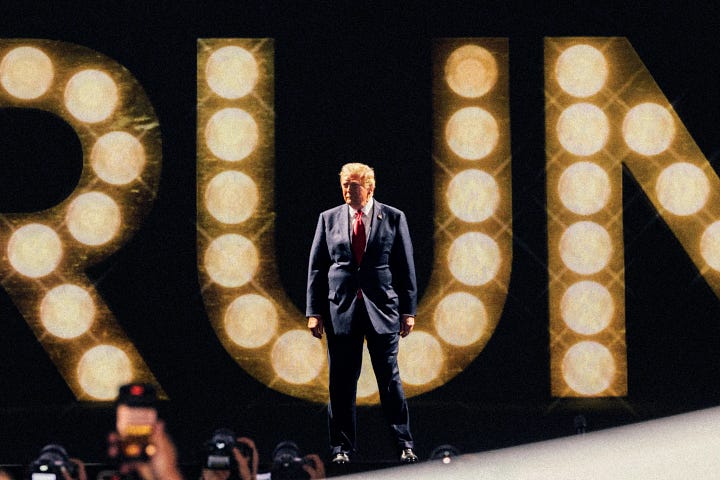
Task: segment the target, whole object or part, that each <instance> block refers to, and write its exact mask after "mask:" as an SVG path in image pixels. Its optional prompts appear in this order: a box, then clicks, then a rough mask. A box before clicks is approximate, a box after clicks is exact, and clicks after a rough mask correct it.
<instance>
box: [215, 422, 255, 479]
mask: <svg viewBox="0 0 720 480" xmlns="http://www.w3.org/2000/svg"><path fill="white" fill-rule="evenodd" d="M233 448H237V449H238V450H239V451H240V454H241V455H242V456H243V457H245V458H247V459H248V467H249V468H250V471H252V470H253V452H252V449H251V448H250V446H249V445H246V444H245V443H243V442H238V441H237V440H236V435H235V432H233V431H232V430H230V429H229V428H218V429H217V430H215V432H214V433H213V435H212V438H211V439H210V440H208V441H207V442H205V461H204V468H207V469H210V470H235V469H236V468H237V461H236V460H235V456H234V455H233Z"/></svg>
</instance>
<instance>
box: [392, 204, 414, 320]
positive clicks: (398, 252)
mask: <svg viewBox="0 0 720 480" xmlns="http://www.w3.org/2000/svg"><path fill="white" fill-rule="evenodd" d="M390 268H391V270H392V276H393V289H394V290H395V292H396V293H397V295H398V300H399V302H400V305H399V308H400V312H399V313H400V315H412V316H415V314H416V310H417V281H416V279H415V261H414V260H413V247H412V241H411V240H410V229H409V228H408V224H407V219H406V218H405V214H404V213H403V212H400V217H399V219H398V226H397V232H396V235H395V242H394V244H393V248H392V251H391V253H390Z"/></svg>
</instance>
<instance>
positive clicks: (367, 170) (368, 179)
mask: <svg viewBox="0 0 720 480" xmlns="http://www.w3.org/2000/svg"><path fill="white" fill-rule="evenodd" d="M350 175H357V176H359V177H360V178H361V179H362V182H363V184H364V185H365V186H366V187H372V189H373V190H375V170H373V169H372V167H370V166H368V165H365V164H364V163H346V164H345V165H343V166H342V169H341V170H340V181H341V182H342V178H343V177H348V176H350Z"/></svg>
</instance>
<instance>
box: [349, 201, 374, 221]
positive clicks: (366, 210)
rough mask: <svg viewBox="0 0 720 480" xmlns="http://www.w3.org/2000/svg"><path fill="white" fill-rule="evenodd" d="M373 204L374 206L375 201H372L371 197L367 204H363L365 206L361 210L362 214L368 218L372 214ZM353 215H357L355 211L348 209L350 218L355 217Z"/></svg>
mask: <svg viewBox="0 0 720 480" xmlns="http://www.w3.org/2000/svg"><path fill="white" fill-rule="evenodd" d="M374 204H375V201H374V200H373V198H372V197H370V198H369V199H368V202H367V203H366V204H365V206H364V207H363V208H362V212H363V213H364V214H365V215H367V216H368V217H369V216H370V214H371V213H372V209H373V205H374ZM348 206H349V205H348ZM355 213H357V210H355V209H354V208H352V207H350V214H351V215H352V216H355Z"/></svg>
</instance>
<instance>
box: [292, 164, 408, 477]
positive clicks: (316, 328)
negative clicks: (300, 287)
mask: <svg viewBox="0 0 720 480" xmlns="http://www.w3.org/2000/svg"><path fill="white" fill-rule="evenodd" d="M340 184H341V188H342V194H343V199H344V200H345V204H344V205H340V206H338V207H335V208H332V209H330V210H327V211H325V212H323V213H321V214H320V218H319V220H318V225H317V229H316V230H315V238H314V240H313V245H312V249H311V250H310V262H309V269H308V284H307V310H306V316H307V317H308V328H310V330H311V331H312V334H313V335H314V336H315V337H317V338H322V335H323V331H327V334H328V335H327V338H328V362H329V365H330V385H329V389H330V404H329V406H328V419H329V422H328V423H329V430H330V447H331V449H332V462H334V463H348V462H349V461H350V457H349V455H350V453H351V452H353V451H354V450H355V401H356V393H357V382H358V378H359V377H360V367H361V364H362V351H363V339H366V340H367V346H368V351H369V352H370V358H371V360H372V365H373V371H374V372H375V377H376V378H377V382H378V389H379V392H380V402H381V404H382V408H383V413H384V415H385V418H386V420H387V422H388V424H389V426H390V429H391V431H392V433H393V434H394V436H395V438H396V440H397V445H398V450H399V452H400V453H399V454H400V461H401V462H403V463H413V462H416V461H417V456H416V455H415V454H414V453H413V439H412V434H411V433H410V423H409V415H408V407H407V402H406V401H405V393H404V392H403V387H402V382H401V381H400V371H399V369H398V364H397V355H398V342H399V337H401V336H402V337H405V336H407V335H408V334H409V333H410V332H411V331H412V329H413V326H414V325H415V309H416V306H417V285H416V281H415V264H414V262H413V251H412V243H411V241H410V233H409V230H408V225H407V220H406V219H405V214H404V213H403V212H401V211H400V210H398V209H396V208H393V207H391V206H388V205H384V204H382V203H380V202H378V201H377V200H374V199H373V193H374V191H375V172H374V171H373V169H372V168H370V167H369V166H367V165H364V164H361V163H348V164H346V165H344V166H343V167H342V170H341V172H340Z"/></svg>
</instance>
